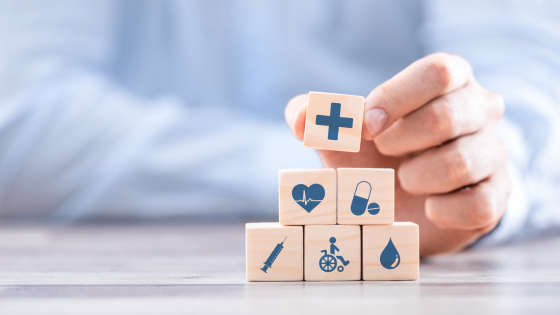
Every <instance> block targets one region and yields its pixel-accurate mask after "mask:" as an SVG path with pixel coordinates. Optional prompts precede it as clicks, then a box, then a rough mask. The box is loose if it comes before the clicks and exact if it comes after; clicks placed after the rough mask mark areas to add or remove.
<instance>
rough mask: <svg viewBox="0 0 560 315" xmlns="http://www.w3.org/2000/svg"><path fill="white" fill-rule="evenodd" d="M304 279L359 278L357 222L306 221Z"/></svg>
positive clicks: (359, 254)
mask: <svg viewBox="0 0 560 315" xmlns="http://www.w3.org/2000/svg"><path fill="white" fill-rule="evenodd" d="M304 228H305V233H304V234H305V280H306V281H340V280H360V279H361V274H362V264H361V263H362V261H361V229H360V226H359V225H307V226H305V227H304Z"/></svg>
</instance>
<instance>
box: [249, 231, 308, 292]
mask: <svg viewBox="0 0 560 315" xmlns="http://www.w3.org/2000/svg"><path fill="white" fill-rule="evenodd" d="M245 232H246V235H245V237H246V251H247V257H246V259H247V281H302V280H303V227H302V226H282V225H280V223H276V222H275V223H247V224H246V225H245Z"/></svg>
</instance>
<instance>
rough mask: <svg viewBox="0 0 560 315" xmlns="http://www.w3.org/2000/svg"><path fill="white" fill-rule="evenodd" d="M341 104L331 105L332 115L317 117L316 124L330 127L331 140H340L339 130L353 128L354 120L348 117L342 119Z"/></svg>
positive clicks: (329, 135) (329, 136)
mask: <svg viewBox="0 0 560 315" xmlns="http://www.w3.org/2000/svg"><path fill="white" fill-rule="evenodd" d="M340 108H341V105H340V103H331V115H330V116H324V115H317V117H316V119H315V124H316V125H320V126H329V134H328V139H329V140H338V129H339V128H341V127H342V128H352V124H353V123H354V119H352V118H348V117H340Z"/></svg>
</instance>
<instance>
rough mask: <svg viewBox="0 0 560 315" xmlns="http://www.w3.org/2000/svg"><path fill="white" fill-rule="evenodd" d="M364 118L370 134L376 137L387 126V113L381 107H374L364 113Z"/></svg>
mask: <svg viewBox="0 0 560 315" xmlns="http://www.w3.org/2000/svg"><path fill="white" fill-rule="evenodd" d="M364 120H365V123H366V126H367V129H368V131H369V134H370V135H371V136H372V137H374V136H376V135H377V133H378V132H379V130H381V128H383V126H385V122H386V121H387V114H385V111H384V110H382V109H381V108H372V109H370V110H368V111H367V112H366V113H365V114H364Z"/></svg>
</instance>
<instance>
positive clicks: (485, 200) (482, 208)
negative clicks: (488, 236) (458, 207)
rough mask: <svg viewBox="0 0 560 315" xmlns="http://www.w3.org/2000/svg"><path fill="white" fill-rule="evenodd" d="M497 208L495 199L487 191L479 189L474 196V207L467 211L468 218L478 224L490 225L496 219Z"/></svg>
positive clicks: (472, 222)
mask: <svg viewBox="0 0 560 315" xmlns="http://www.w3.org/2000/svg"><path fill="white" fill-rule="evenodd" d="M496 208H497V206H496V202H495V199H494V198H492V197H491V196H490V195H489V194H488V193H487V192H485V191H482V190H478V191H477V192H476V193H475V194H474V196H473V198H472V207H471V209H470V211H468V213H467V216H468V218H467V219H468V220H469V221H470V222H471V224H473V225H476V226H485V225H488V224H490V223H491V222H492V221H493V220H494V216H495V213H497V211H496V210H497V209H496Z"/></svg>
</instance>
